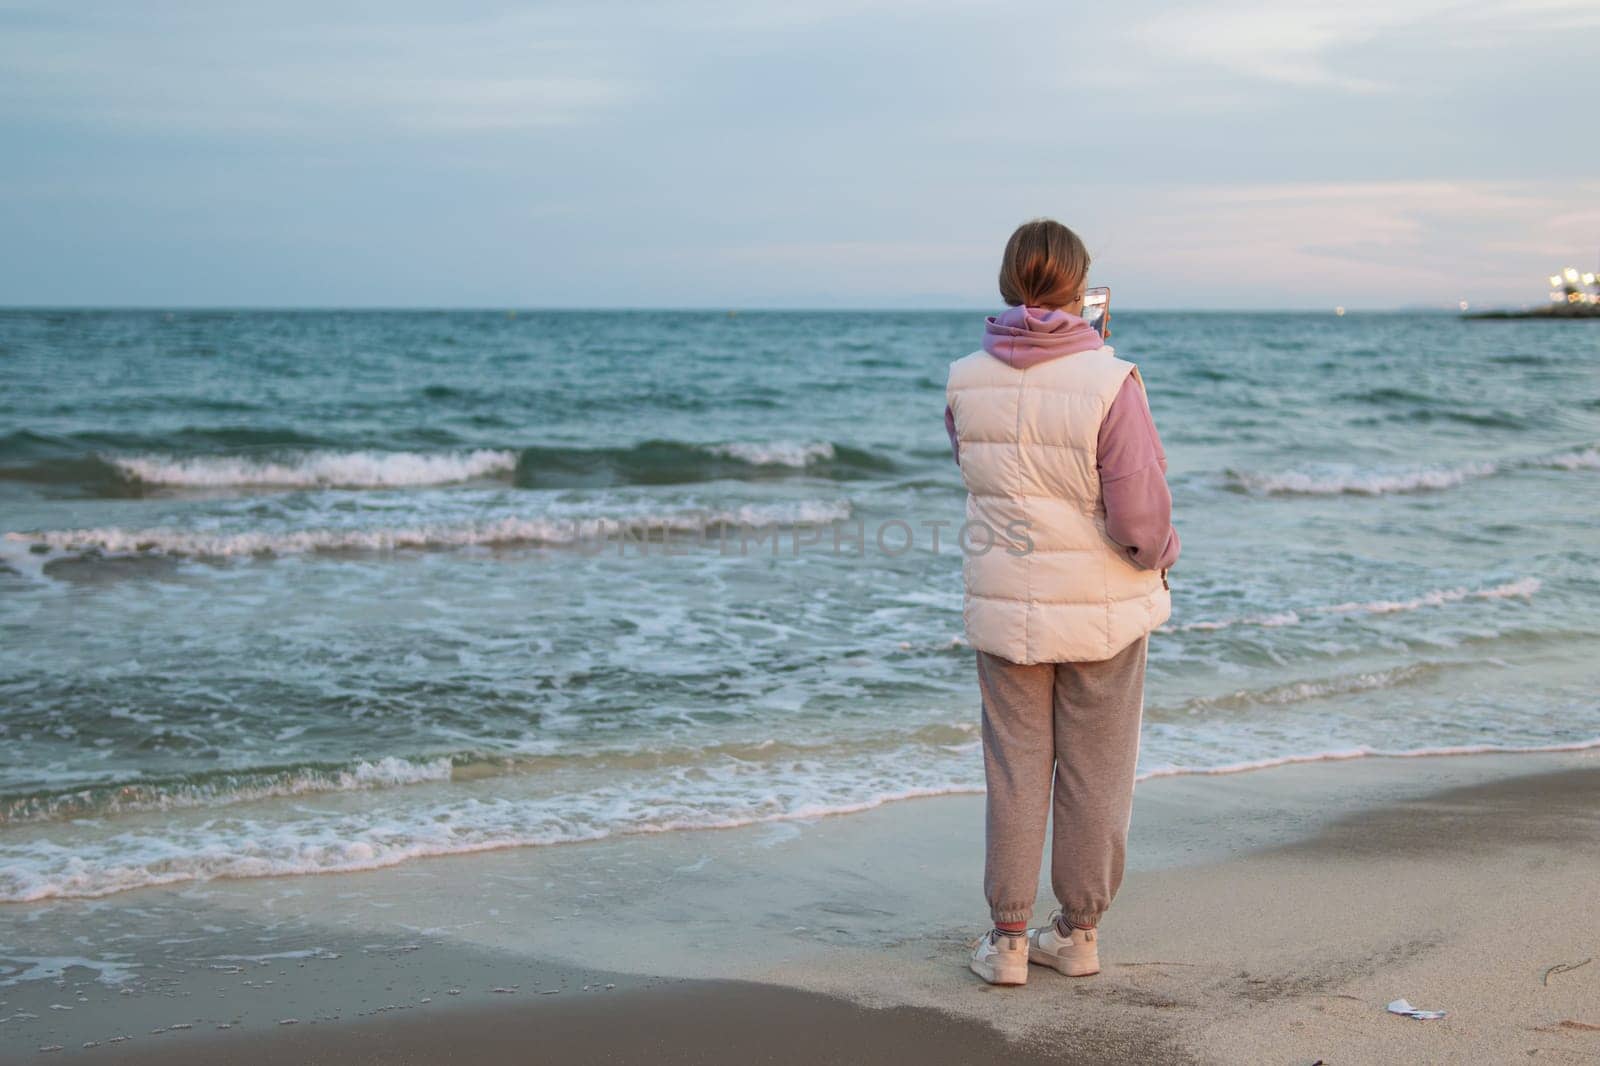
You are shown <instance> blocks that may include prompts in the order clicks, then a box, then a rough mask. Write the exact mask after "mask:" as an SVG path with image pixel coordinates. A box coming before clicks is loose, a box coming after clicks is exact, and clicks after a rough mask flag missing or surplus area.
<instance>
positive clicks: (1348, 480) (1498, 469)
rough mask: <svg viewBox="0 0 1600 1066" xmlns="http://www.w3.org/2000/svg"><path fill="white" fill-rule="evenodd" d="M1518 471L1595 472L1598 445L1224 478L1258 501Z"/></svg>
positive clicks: (1433, 484)
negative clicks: (1409, 465)
mask: <svg viewBox="0 0 1600 1066" xmlns="http://www.w3.org/2000/svg"><path fill="white" fill-rule="evenodd" d="M1518 470H1600V445H1592V444H1591V445H1588V446H1585V447H1581V448H1574V449H1572V450H1570V451H1564V452H1554V453H1551V454H1549V455H1541V456H1532V457H1527V458H1521V459H1506V460H1502V461H1500V462H1468V463H1461V464H1458V465H1453V466H1434V467H1417V468H1414V469H1410V470H1407V469H1398V470H1359V469H1352V470H1338V469H1331V470H1325V471H1319V472H1306V471H1294V470H1291V471H1284V472H1281V473H1256V472H1244V471H1237V470H1229V471H1228V472H1227V479H1228V481H1229V483H1231V484H1233V485H1235V486H1237V487H1238V488H1241V489H1244V490H1245V491H1246V492H1254V493H1259V494H1261V495H1264V496H1342V495H1353V496H1385V495H1390V494H1393V493H1407V492H1429V491H1436V490H1440V489H1451V488H1455V487H1456V486H1457V485H1461V484H1464V483H1466V482H1468V481H1473V480H1476V479H1478V478H1486V477H1492V476H1494V475H1496V474H1503V473H1508V472H1515V471H1518Z"/></svg>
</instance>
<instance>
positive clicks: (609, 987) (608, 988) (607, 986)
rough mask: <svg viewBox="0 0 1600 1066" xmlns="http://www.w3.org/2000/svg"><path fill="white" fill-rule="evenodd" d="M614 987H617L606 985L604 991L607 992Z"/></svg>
mask: <svg viewBox="0 0 1600 1066" xmlns="http://www.w3.org/2000/svg"><path fill="white" fill-rule="evenodd" d="M616 987H617V986H616V985H606V991H608V992H609V991H610V990H611V989H613V988H616Z"/></svg>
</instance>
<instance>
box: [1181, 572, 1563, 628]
mask: <svg viewBox="0 0 1600 1066" xmlns="http://www.w3.org/2000/svg"><path fill="white" fill-rule="evenodd" d="M1541 587H1543V582H1541V581H1540V580H1539V579H1538V578H1536V577H1525V578H1521V579H1520V580H1517V581H1509V582H1506V583H1505V584H1503V585H1495V586H1492V587H1490V588H1481V589H1472V588H1466V587H1459V588H1449V589H1432V590H1430V591H1428V592H1424V593H1422V594H1421V595H1418V596H1412V597H1411V598H1409V599H1404V600H1367V601H1365V602H1360V603H1355V602H1352V603H1335V604H1330V605H1327V606H1322V607H1302V608H1299V609H1298V610H1292V611H1278V612H1275V613H1271V614H1255V615H1243V616H1240V617H1238V618H1221V619H1217V620H1215V621H1203V622H1187V623H1184V624H1183V625H1168V626H1162V627H1161V630H1162V632H1166V633H1172V632H1180V633H1184V632H1214V631H1217V630H1222V629H1233V628H1234V627H1236V626H1258V627H1261V628H1265V629H1272V628H1277V627H1279V626H1297V625H1301V624H1302V623H1304V622H1305V621H1306V620H1307V619H1308V618H1310V617H1314V616H1316V615H1329V614H1334V615H1338V614H1373V615H1384V614H1400V613H1402V612H1405V611H1420V610H1422V609H1424V608H1428V607H1443V606H1444V605H1445V604H1447V603H1460V602H1462V601H1465V600H1509V599H1523V600H1526V599H1532V598H1533V596H1534V595H1535V594H1537V593H1538V591H1539V589H1540V588H1541Z"/></svg>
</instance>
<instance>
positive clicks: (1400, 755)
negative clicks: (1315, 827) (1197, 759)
mask: <svg viewBox="0 0 1600 1066" xmlns="http://www.w3.org/2000/svg"><path fill="white" fill-rule="evenodd" d="M1595 748H1600V737H1592V738H1590V739H1588V740H1575V741H1573V742H1571V743H1568V744H1534V745H1522V746H1519V745H1503V744H1454V745H1445V746H1442V747H1437V748H1370V747H1354V748H1340V749H1337V750H1334V751H1316V752H1307V753H1305V754H1301V755H1277V756H1272V757H1270V758H1265V759H1249V760H1246V761H1244V762H1234V763H1224V764H1223V765H1221V766H1162V767H1158V768H1156V769H1154V770H1146V771H1145V772H1143V773H1141V774H1139V776H1138V777H1136V778H1135V779H1134V780H1135V781H1151V780H1154V779H1156V778H1161V777H1222V776H1225V775H1229V774H1243V773H1249V772H1250V771H1252V770H1270V769H1273V768H1274V767H1278V766H1300V765H1304V764H1307V763H1319V762H1346V761H1348V760H1351V759H1431V758H1442V757H1447V756H1455V755H1548V754H1558V753H1561V752H1576V751H1592V750H1594V749H1595Z"/></svg>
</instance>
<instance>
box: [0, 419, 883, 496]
mask: <svg viewBox="0 0 1600 1066" xmlns="http://www.w3.org/2000/svg"><path fill="white" fill-rule="evenodd" d="M12 437H20V438H22V443H21V444H19V445H18V447H16V448H13V449H11V454H10V455H7V454H6V452H5V450H4V449H0V480H6V481H20V482H27V483H33V484H39V485H53V486H61V487H66V488H69V489H75V490H76V491H78V492H80V493H85V494H88V495H93V496H111V497H118V496H139V495H143V494H146V493H165V494H171V493H176V492H183V491H186V490H187V491H204V492H210V493H215V492H217V491H219V490H227V489H238V490H280V491H282V490H295V489H301V490H305V489H405V488H416V487H424V486H430V485H451V484H459V483H462V482H469V481H479V480H484V479H494V480H499V481H510V482H512V483H513V484H515V485H517V486H519V487H522V488H534V489H545V488H555V489H562V488H569V489H570V488H606V487H611V486H616V485H675V484H693V483H697V482H703V481H718V480H772V479H775V478H783V477H794V476H805V477H817V478H827V479H831V480H855V479H861V478H868V477H873V476H876V475H880V474H883V473H886V472H890V471H893V470H894V468H895V466H894V463H893V462H892V461H891V460H890V459H888V458H887V457H885V456H882V455H878V454H876V453H873V452H871V451H868V450H865V449H860V448H852V447H848V446H845V445H841V444H835V443H833V442H831V441H821V440H813V441H806V440H782V439H778V440H737V441H722V442H713V443H691V442H686V441H673V440H646V441H641V442H639V443H637V444H630V445H623V446H618V447H599V448H594V447H567V446H561V445H530V446H526V447H482V448H458V449H454V450H448V451H437V452H428V451H412V450H397V451H389V450H385V449H382V448H371V447H367V448H354V449H343V448H338V447H331V446H322V447H302V446H295V445H275V446H274V445H264V446H260V447H250V448H244V449H239V448H232V447H228V446H223V447H221V448H219V449H218V450H216V451H209V450H204V449H202V450H198V451H188V450H182V451H180V450H170V451H169V450H164V449H163V448H162V447H160V446H159V445H157V446H154V447H151V446H148V445H147V446H144V447H139V446H138V445H137V444H135V445H134V447H132V448H122V447H107V446H106V445H105V442H104V441H102V440H101V439H100V438H95V437H90V438H86V439H85V440H84V441H82V442H77V441H74V440H60V439H55V438H46V437H41V436H39V435H37V434H20V435H19V434H12ZM118 439H119V440H120V439H121V438H118ZM130 443H134V442H131V441H130ZM169 447H170V446H169ZM8 458H9V459H10V460H11V461H10V462H5V461H3V460H6V459H8Z"/></svg>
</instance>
